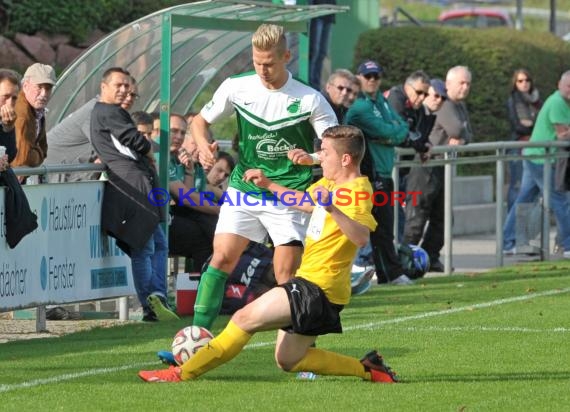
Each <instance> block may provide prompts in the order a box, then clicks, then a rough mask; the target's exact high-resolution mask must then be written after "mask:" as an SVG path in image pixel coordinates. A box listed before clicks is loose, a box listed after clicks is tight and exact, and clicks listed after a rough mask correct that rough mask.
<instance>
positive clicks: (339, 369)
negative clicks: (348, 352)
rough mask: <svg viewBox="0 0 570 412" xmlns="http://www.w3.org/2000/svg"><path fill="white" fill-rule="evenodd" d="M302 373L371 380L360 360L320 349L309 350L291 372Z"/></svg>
mask: <svg viewBox="0 0 570 412" xmlns="http://www.w3.org/2000/svg"><path fill="white" fill-rule="evenodd" d="M301 371H307V372H313V373H316V374H317V375H336V376H357V377H359V378H362V379H366V380H370V372H366V371H365V370H364V366H363V365H362V363H360V361H359V360H358V359H356V358H352V357H350V356H345V355H340V354H338V353H334V352H329V351H326V350H322V349H318V348H309V350H308V351H307V354H306V355H305V357H304V358H303V359H301V360H300V361H299V363H298V364H296V365H295V366H294V367H293V369H291V372H301Z"/></svg>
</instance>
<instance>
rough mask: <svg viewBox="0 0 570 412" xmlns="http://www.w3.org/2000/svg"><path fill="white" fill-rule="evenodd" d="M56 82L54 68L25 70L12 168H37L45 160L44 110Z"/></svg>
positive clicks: (17, 111)
mask: <svg viewBox="0 0 570 412" xmlns="http://www.w3.org/2000/svg"><path fill="white" fill-rule="evenodd" d="M55 83H56V77H55V71H54V69H53V67H51V66H48V65H46V64H41V63H34V64H32V65H31V66H30V67H28V68H27V69H26V72H25V73H24V77H23V79H22V90H21V91H20V93H19V95H18V99H17V100H16V116H17V119H16V146H17V149H18V153H17V154H16V158H15V159H14V160H13V161H12V166H13V167H17V166H29V167H36V166H39V165H41V164H42V162H43V161H44V159H45V157H46V155H47V150H48V145H47V138H46V126H45V123H46V119H45V109H46V106H47V103H48V101H49V99H50V97H51V92H52V88H53V86H54V85H55ZM25 180H26V179H25V178H24V179H23V181H25Z"/></svg>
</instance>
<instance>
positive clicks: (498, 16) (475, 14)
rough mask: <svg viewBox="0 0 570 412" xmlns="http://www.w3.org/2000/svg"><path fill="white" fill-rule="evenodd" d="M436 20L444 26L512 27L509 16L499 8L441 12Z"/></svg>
mask: <svg viewBox="0 0 570 412" xmlns="http://www.w3.org/2000/svg"><path fill="white" fill-rule="evenodd" d="M438 20H439V21H440V23H441V24H443V25H444V26H457V27H474V28H487V27H513V21H512V20H511V16H510V15H509V13H507V12H506V11H504V10H501V9H488V8H480V7H472V8H465V9H453V10H447V11H443V12H441V14H440V15H439V17H438Z"/></svg>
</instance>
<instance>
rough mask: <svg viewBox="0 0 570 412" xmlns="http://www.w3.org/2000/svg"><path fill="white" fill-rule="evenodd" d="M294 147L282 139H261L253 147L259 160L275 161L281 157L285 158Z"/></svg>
mask: <svg viewBox="0 0 570 412" xmlns="http://www.w3.org/2000/svg"><path fill="white" fill-rule="evenodd" d="M294 148H295V145H294V144H291V143H289V142H288V141H287V140H285V139H284V138H281V139H279V140H276V139H271V138H268V139H263V140H260V141H259V142H257V144H256V145H255V151H256V152H257V156H258V157H259V158H260V159H265V160H275V159H278V158H280V157H283V156H287V152H288V151H289V150H291V149H294Z"/></svg>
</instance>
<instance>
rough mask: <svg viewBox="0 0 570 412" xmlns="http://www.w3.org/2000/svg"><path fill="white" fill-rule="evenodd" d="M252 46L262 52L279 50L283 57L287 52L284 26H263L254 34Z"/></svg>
mask: <svg viewBox="0 0 570 412" xmlns="http://www.w3.org/2000/svg"><path fill="white" fill-rule="evenodd" d="M251 45H252V46H253V47H254V48H256V49H257V50H261V51H269V50H272V49H277V51H278V52H279V54H280V55H283V54H284V53H285V51H286V50H287V40H286V39H285V30H284V29H283V26H278V25H276V24H262V25H261V26H259V27H258V28H257V30H256V31H255V33H253V37H252V38H251Z"/></svg>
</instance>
